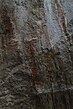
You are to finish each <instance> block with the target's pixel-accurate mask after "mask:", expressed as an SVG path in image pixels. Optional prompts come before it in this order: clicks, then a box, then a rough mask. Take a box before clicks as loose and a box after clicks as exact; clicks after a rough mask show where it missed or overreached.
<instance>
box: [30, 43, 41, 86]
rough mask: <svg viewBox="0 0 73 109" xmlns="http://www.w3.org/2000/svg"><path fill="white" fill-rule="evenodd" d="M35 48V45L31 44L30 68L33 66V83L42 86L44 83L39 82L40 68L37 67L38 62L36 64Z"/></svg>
mask: <svg viewBox="0 0 73 109" xmlns="http://www.w3.org/2000/svg"><path fill="white" fill-rule="evenodd" d="M34 49H35V47H34V44H33V42H32V41H30V42H29V54H30V58H31V63H30V66H31V70H32V81H33V84H34V85H35V84H37V85H39V84H41V83H42V81H40V80H38V79H37V78H38V73H39V71H38V68H37V65H36V62H35V50H34Z"/></svg>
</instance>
